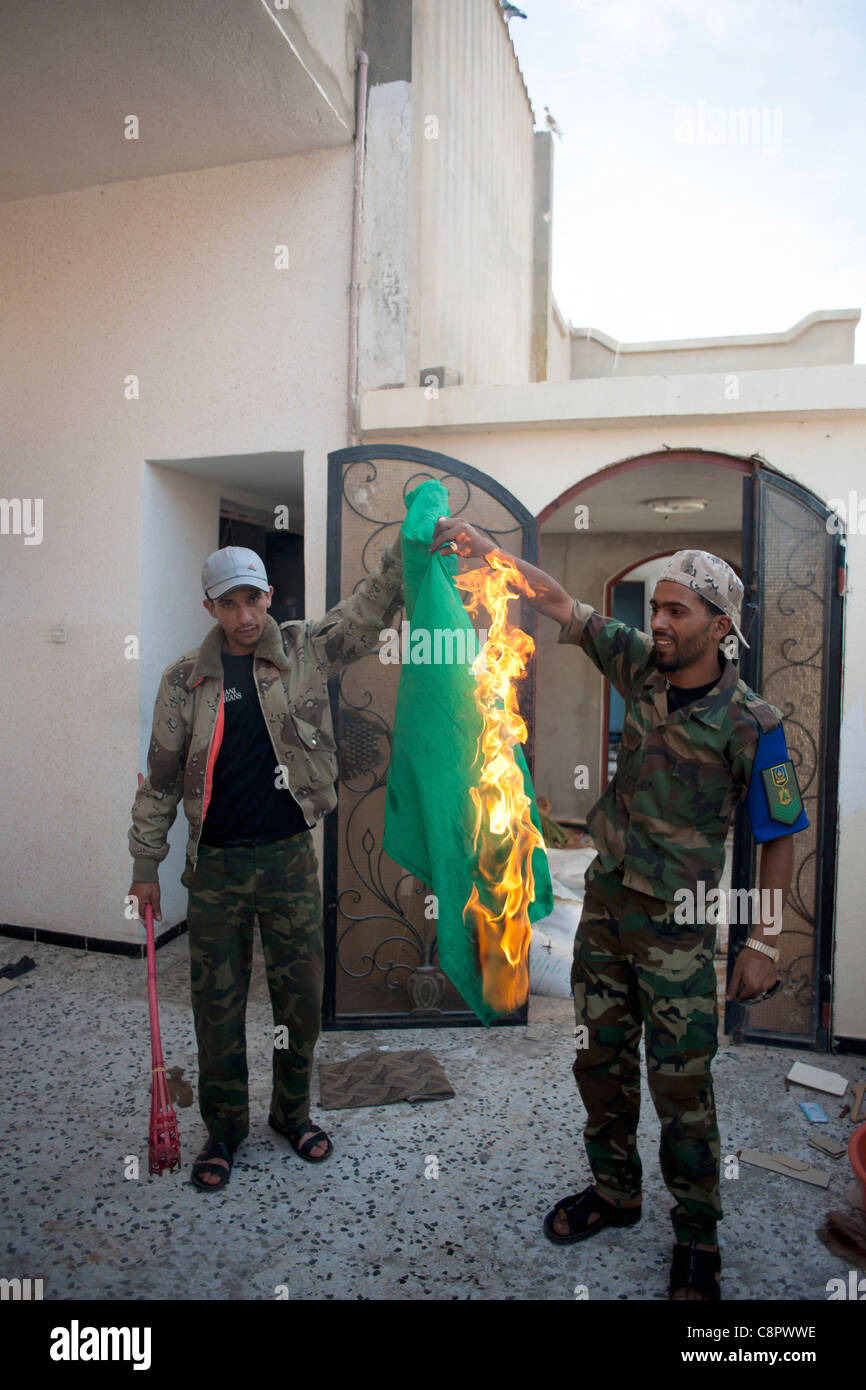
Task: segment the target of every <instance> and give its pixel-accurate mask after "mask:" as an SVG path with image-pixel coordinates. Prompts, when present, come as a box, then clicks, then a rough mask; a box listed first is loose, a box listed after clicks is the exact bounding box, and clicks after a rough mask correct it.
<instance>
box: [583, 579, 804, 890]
mask: <svg viewBox="0 0 866 1390" xmlns="http://www.w3.org/2000/svg"><path fill="white" fill-rule="evenodd" d="M559 641H560V642H573V643H575V644H577V645H579V646H581V647H583V650H584V651H585V652H586V654H587V656H588V657H589V658H590V660H591V661H592V662H593V663H594V665H595V666H597V667H598V669H599V670H600V671H601V673H602V675H604V676H606V677H607V679H608V680H609V681H610V683H611V685H612V686H613V687H614V689H615V690H618V691H619V693H620V695H622V697H623V699H624V700H625V716H624V719H623V727H622V742H621V744H620V747H619V751H618V755H617V768H616V776H615V777H614V778H613V780H612V781H611V782H610V783H609V785H608V786H607V787H606V788H605V791H604V792H603V794H602V796H601V797H600V799H599V800H598V801H597V802H596V804H595V805H594V806H593V808H592V810H591V811H590V813H589V816H588V818H587V829H588V830H589V833H590V835H591V836H592V839H593V841H594V843H595V847H596V849H597V851H598V854H599V858H600V860H601V866H602V868H603V869H604V870H605V871H606V872H610V870H612V869H614V868H617V867H619V868H621V869H622V870H623V884H624V886H625V887H626V888H633V889H635V890H636V891H637V892H639V893H648V894H650V896H652V897H655V898H661V899H663V900H665V901H667V902H674V901H676V898H675V894H676V892H677V890H678V889H680V888H683V887H693V886H694V885H695V884H697V883H698V882H699V881H701V880H702V881H703V882H704V883H705V884H706V886H707V890H708V891H709V889H710V888H711V887H712V888H715V887H716V886H717V885H718V883H719V880H720V879H721V876H722V871H723V869H724V865H725V839H726V836H727V833H728V827H729V825H730V823H731V818H732V816H733V814H734V811H735V810H736V807H737V805H738V803H739V802H740V801H741V800H742V799H743V798H744V797H745V796H746V794H747V792H748V790H749V783H750V782H751V779H752V768H753V766H754V762H755V754H756V753H757V749H758V741H759V739H760V737H761V734H762V733H769V732H770V731H771V730H772V729H775V728H776V727H777V726H778V725H779V724H780V723H781V720H782V715H781V712H780V711H779V710H778V709H776V707H775V706H774V705H771V704H768V702H767V701H766V700H762V699H761V698H760V696H758V695H756V694H755V692H754V691H753V690H751V689H750V688H749V686H747V685H746V683H745V681H742V680H739V679H738V678H737V668H736V666H734V665H733V663H732V662H730V661H728V660H727V659H726V658H723V660H724V670H723V671H722V674H721V675H720V677H719V681H718V684H717V685H716V686H714V687H713V689H712V690H710V691H708V693H707V694H706V695H704V696H703V697H702V698H701V699H699V700H696V701H695V702H694V703H693V704H691V705H685V706H683V707H682V708H680V709H677V710H674V711H672V712H671V713H670V714H669V713H668V704H667V677H666V676H665V674H664V672H663V671H660V670H659V669H658V667H657V666H656V665H655V661H654V659H653V640H652V637H651V636H650V635H649V634H648V633H646V632H640V631H639V630H638V629H637V628H632V627H628V626H627V625H626V624H625V623H621V622H618V621H617V620H616V619H615V618H606V617H604V616H603V615H602V614H601V613H597V612H596V611H595V610H594V609H593V608H592V607H591V605H590V604H588V603H578V602H576V603H575V605H574V611H573V613H572V616H571V618H570V619H569V621H568V622H567V623H566V624H565V625H564V627H563V628H562V631H561V632H560V634H559Z"/></svg>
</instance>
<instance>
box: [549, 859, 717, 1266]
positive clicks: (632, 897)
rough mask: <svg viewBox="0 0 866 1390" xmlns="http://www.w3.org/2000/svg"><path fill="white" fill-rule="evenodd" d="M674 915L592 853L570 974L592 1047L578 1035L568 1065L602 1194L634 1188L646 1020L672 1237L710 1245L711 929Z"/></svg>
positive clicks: (637, 1186) (618, 1195)
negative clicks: (641, 1047)
mask: <svg viewBox="0 0 866 1390" xmlns="http://www.w3.org/2000/svg"><path fill="white" fill-rule="evenodd" d="M673 913H674V905H673V904H670V903H664V902H662V901H661V900H660V899H658V898H651V897H648V896H647V895H645V894H643V893H636V892H634V891H633V890H631V889H627V888H624V887H623V882H622V873H621V872H620V871H614V872H611V873H605V872H603V871H602V869H601V867H600V861H599V859H598V858H596V859H594V860H593V862H592V863H591V864H590V866H589V868H588V870H587V873H586V894H585V898H584V904H583V912H582V915H581V919H580V926H579V927H578V931H577V935H576V937H575V942H574V964H573V966H572V975H571V983H572V988H573V990H574V1016H575V1022H576V1024H577V1025H578V1026H580V1025H585V1027H586V1032H587V1033H588V1043H589V1045H588V1046H587V1047H583V1046H581V1043H582V1041H583V1038H582V1036H581V1034H580V1033H576V1035H575V1036H576V1042H577V1048H576V1056H575V1062H574V1066H573V1071H574V1076H575V1080H576V1081H577V1085H578V1089H579V1091H580V1096H581V1099H582V1101H583V1104H584V1106H585V1107H586V1112H587V1122H586V1127H585V1130H584V1143H585V1145H586V1152H587V1157H588V1158H589V1163H590V1167H591V1168H592V1172H593V1176H594V1178H595V1182H596V1185H597V1187H598V1190H599V1192H601V1193H602V1195H603V1196H605V1197H608V1198H609V1199H611V1200H613V1201H618V1200H622V1199H623V1198H624V1197H634V1196H637V1195H638V1194H639V1193H640V1190H641V1173H642V1168H641V1161H640V1156H639V1154H638V1150H637V1125H638V1115H639V1111H640V1061H639V1053H638V1048H639V1045H640V1037H641V1029H643V1030H644V1035H645V1051H646V1065H647V1081H648V1083H649V1089H650V1094H651V1095H652V1098H653V1103H654V1105H655V1108H656V1112H657V1114H658V1117H659V1120H660V1121H661V1144H660V1147H659V1160H660V1163H661V1170H662V1176H663V1178H664V1180H665V1183H666V1185H667V1187H668V1190H669V1192H670V1193H671V1195H672V1196H673V1197H674V1198H675V1200H676V1203H677V1205H676V1206H675V1207H674V1208H673V1209H672V1217H673V1224H674V1229H675V1231H676V1237H677V1240H682V1241H690V1240H698V1241H701V1242H703V1243H705V1244H708V1245H712V1244H714V1243H715V1239H716V1222H717V1221H718V1220H721V1216H722V1208H721V1201H720V1196H719V1160H720V1145H719V1130H718V1126H717V1123H716V1111H715V1102H714V1098H713V1084H712V1079H711V1077H710V1063H711V1061H712V1059H713V1057H714V1056H715V1054H716V1049H717V1046H718V1009H717V1004H716V975H715V969H714V966H713V952H714V945H715V927H712V926H711V927H709V928H705V927H698V928H693V927H687V926H681V925H679V924H677V923H676V922H674V920H673Z"/></svg>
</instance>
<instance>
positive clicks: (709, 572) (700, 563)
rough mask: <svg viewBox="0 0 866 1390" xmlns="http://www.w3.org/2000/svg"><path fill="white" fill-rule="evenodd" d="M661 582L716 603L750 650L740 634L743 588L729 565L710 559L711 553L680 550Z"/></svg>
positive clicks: (714, 557) (665, 570)
mask: <svg viewBox="0 0 866 1390" xmlns="http://www.w3.org/2000/svg"><path fill="white" fill-rule="evenodd" d="M662 580H665V581H668V582H670V583H671V584H685V586H686V588H687V589H694V591H695V593H697V594H700V595H701V597H702V598H705V599H707V600H708V601H709V602H710V603H714V604H715V605H716V607H717V608H719V609H721V611H722V612H723V613H724V614H725V615H726V616H727V617H728V618H730V619H731V622H732V623H733V631H734V633H735V635H736V637H737V638H738V639H739V641H740V642H742V644H743V646H744V647H748V645H749V644H748V642H747V641H746V639H745V637H744V636H743V634H742V632H741V631H740V610H741V607H742V602H743V585H742V583H741V581H740V580H739V579H738V578H737V576H736V574H735V573H734V571H733V570H732V569H731V567H730V565H729V564H728V563H727V561H725V560H721V559H719V556H718V555H711V554H710V553H709V551H708V550H678V551H677V553H676V555H672V556H671V558H670V559H669V560H668V562H667V564H666V565H665V568H664V570H663V571H662V573H661V574H660V575H659V579H658V582H659V583H661V582H662Z"/></svg>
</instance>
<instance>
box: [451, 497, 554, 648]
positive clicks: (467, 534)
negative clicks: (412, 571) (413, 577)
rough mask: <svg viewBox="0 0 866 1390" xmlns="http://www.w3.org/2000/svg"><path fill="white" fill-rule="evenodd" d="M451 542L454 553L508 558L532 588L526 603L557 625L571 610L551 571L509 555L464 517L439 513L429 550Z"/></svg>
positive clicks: (478, 557)
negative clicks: (462, 519) (463, 518)
mask: <svg viewBox="0 0 866 1390" xmlns="http://www.w3.org/2000/svg"><path fill="white" fill-rule="evenodd" d="M452 541H453V542H454V544H455V546H456V551H455V552H454V553H455V554H457V555H462V556H464V557H470V556H471V557H472V558H477V559H479V560H483V559H484V558H485V557H486V556H487V555H490V554H491V553H493V554H496V555H501V556H502V558H503V559H505V560H509V561H510V562H511V564H512V565H514V568H515V569H516V570H519V571H520V573H521V574H522V575H523V577H524V579H526V580H527V581H528V582H529V583H530V584H531V585H532V588H533V590H534V594H533V596H532V597H530V596H529V594H527V595H526V601H527V603H529V604H531V605H532V607H533V608H535V609H537V611H538V612H539V613H543V614H544V616H545V617H546V618H552V619H553V620H554V622H556V623H559V625H560V627H564V626H565V624H566V623H567V622H568V621H569V619H570V618H571V616H572V614H573V612H574V599H573V598H572V597H571V595H570V594H567V593H566V591H565V589H563V587H562V585H561V584H560V583H559V582H558V580H556V579H554V578H553V576H552V575H550V574H545V572H544V570H540V569H538V568H537V566H535V565H530V564H529V562H528V561H527V560H521V559H519V558H518V557H517V556H516V555H511V554H510V553H509V552H508V551H507V550H499V549H498V547H497V546H495V545H494V544H493V541H491V540H490V538H489V537H488V536H484V535H482V534H481V532H480V531H476V529H475V527H474V526H470V525H469V523H468V522H466V521H459V520H454V519H453V518H451V517H447V516H440V518H439V520H438V521H437V522H436V530H435V531H434V532H433V544H432V545H431V547H430V549H431V550H441V549H442V547H443V546H446V545H450V544H451V542H452Z"/></svg>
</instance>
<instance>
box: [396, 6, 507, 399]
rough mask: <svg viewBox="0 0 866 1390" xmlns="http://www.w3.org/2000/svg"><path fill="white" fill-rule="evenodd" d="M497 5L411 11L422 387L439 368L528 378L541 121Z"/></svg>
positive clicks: (412, 337) (415, 282) (413, 363)
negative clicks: (536, 121)
mask: <svg viewBox="0 0 866 1390" xmlns="http://www.w3.org/2000/svg"><path fill="white" fill-rule="evenodd" d="M497 8H498V7H497V5H496V4H494V3H491V0H414V3H413V7H412V170H413V183H412V203H411V208H410V238H409V287H410V301H409V324H408V363H407V375H406V380H407V381H408V382H409V383H411V384H415V385H417V383H418V380H419V371H420V370H422V369H423V368H426V367H436V366H446V367H453V368H454V369H455V370H456V371H458V372H461V373H462V380H463V381H464V382H482V381H484V382H490V381H495V382H516V381H528V380H529V350H530V317H531V309H532V299H531V297H532V283H531V277H532V216H533V159H534V143H533V142H534V137H533V118H532V110H531V107H530V105H529V100H528V97H527V95H526V89H525V86H524V83H523V79H522V77H521V74H520V69H519V68H518V65H517V59H516V57H515V54H514V50H513V48H512V45H511V40H510V38H509V36H508V31H507V29H506V27H505V25H504V23H503V20H502V16H501V14H499V13H497ZM434 123H435V124H434ZM430 137H433V138H430Z"/></svg>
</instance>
